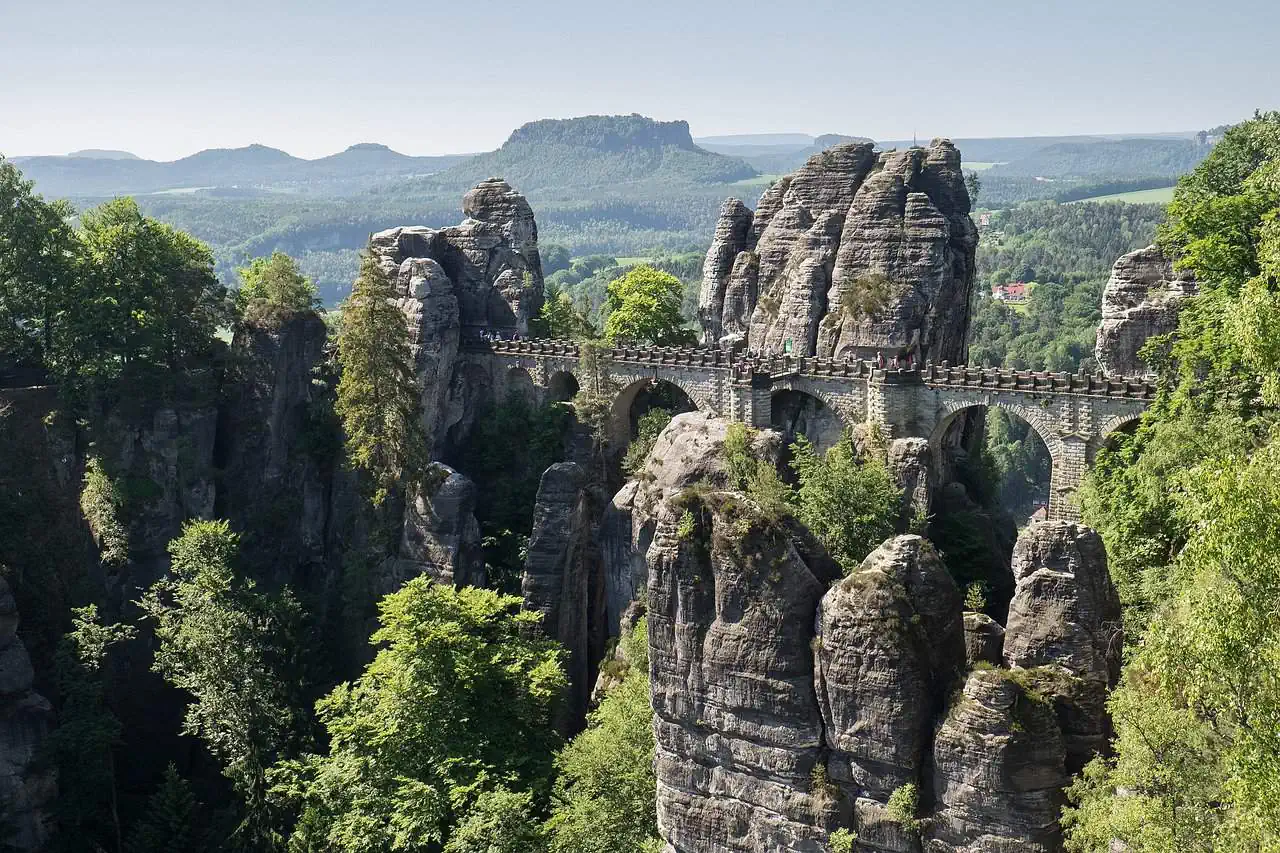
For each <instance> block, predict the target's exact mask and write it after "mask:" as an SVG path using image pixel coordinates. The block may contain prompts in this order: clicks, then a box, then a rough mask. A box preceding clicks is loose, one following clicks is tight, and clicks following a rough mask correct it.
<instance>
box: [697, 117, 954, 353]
mask: <svg viewBox="0 0 1280 853" xmlns="http://www.w3.org/2000/svg"><path fill="white" fill-rule="evenodd" d="M969 204H970V202H969V195H968V192H967V190H966V189H965V186H964V176H963V173H962V172H961V169H960V152H959V151H958V150H957V149H956V148H955V146H954V145H952V144H951V142H950V141H949V140H934V142H933V143H931V144H930V146H929V147H928V148H912V149H909V150H907V151H902V152H895V151H891V152H886V153H883V154H879V155H877V154H876V153H875V151H874V149H873V146H872V145H871V144H870V143H845V144H841V145H836V146H834V147H832V148H830V149H828V150H826V151H823V152H821V153H819V154H815V155H814V156H813V157H811V158H809V160H808V162H806V163H805V165H804V166H802V167H801V168H800V169H799V170H797V171H796V172H794V173H792V174H791V175H787V176H785V177H783V178H781V179H779V180H778V181H777V182H775V183H774V184H773V185H772V186H771V187H769V189H768V190H766V191H765V193H764V194H763V195H762V196H761V198H760V202H759V204H758V205H757V207H756V211H755V213H754V215H752V214H751V213H750V212H749V211H747V210H746V209H745V208H744V207H742V206H741V204H740V203H738V202H736V200H733V199H730V200H729V201H727V202H725V204H724V206H723V207H722V208H721V218H720V222H719V224H718V225H717V228H716V239H715V240H714V241H713V243H712V246H711V249H710V251H709V252H708V253H707V260H706V264H705V266H704V270H703V272H704V275H703V284H702V292H701V294H700V298H699V316H700V318H701V321H702V326H703V335H704V341H705V342H706V343H708V344H714V343H716V342H717V341H719V340H720V338H721V337H722V336H729V337H730V338H731V339H736V338H737V336H739V335H745V336H746V337H747V339H748V342H749V346H750V348H751V349H752V350H755V351H759V352H763V353H782V352H791V353H794V354H797V355H814V354H817V355H824V356H835V357H845V356H855V357H872V356H874V355H875V354H876V353H877V352H879V351H884V352H886V353H889V354H900V353H901V354H905V353H907V352H911V353H913V354H914V356H915V357H917V358H921V359H924V358H932V359H935V360H939V361H941V360H950V361H953V362H959V361H961V360H962V357H963V354H964V344H965V335H966V333H967V330H968V307H967V306H968V300H969V293H970V290H971V288H972V284H973V272H974V252H975V249H976V246H977V229H976V228H975V227H974V225H973V222H972V221H971V220H970V219H969ZM748 219H750V227H749V230H748V231H747V232H746V234H745V237H744V236H743V232H744V229H745V226H746V222H747V220H748ZM735 251H736V257H735V256H734V253H735Z"/></svg>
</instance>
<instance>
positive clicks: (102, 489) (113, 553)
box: [80, 456, 129, 568]
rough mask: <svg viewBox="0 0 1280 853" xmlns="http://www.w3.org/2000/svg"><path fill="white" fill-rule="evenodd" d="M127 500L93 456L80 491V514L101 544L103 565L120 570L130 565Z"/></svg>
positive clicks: (100, 552) (87, 466)
mask: <svg viewBox="0 0 1280 853" xmlns="http://www.w3.org/2000/svg"><path fill="white" fill-rule="evenodd" d="M123 510H124V496H123V494H122V492H121V490H120V488H119V487H118V486H117V485H116V483H115V482H114V481H113V480H112V479H111V477H109V476H108V475H107V472H106V470H105V469H104V468H103V467H102V460H101V459H99V458H98V457H96V456H91V457H89V459H88V460H87V461H86V462H85V466H84V488H82V489H81V490H80V511H81V512H82V513H83V514H84V518H85V521H87V522H88V523H89V532H91V533H92V534H93V538H94V540H95V541H96V542H97V543H98V555H99V559H100V560H102V563H103V565H106V566H112V567H115V568H119V567H121V566H123V565H125V563H127V562H128V561H129V530H128V528H127V527H126V526H125V525H124V522H123V521H122V513H123Z"/></svg>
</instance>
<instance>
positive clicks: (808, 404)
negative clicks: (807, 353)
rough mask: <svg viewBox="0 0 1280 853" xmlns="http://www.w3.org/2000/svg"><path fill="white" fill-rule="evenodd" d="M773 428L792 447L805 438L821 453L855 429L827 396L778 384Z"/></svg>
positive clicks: (772, 404) (773, 394)
mask: <svg viewBox="0 0 1280 853" xmlns="http://www.w3.org/2000/svg"><path fill="white" fill-rule="evenodd" d="M769 425H770V426H771V427H773V428H774V429H775V430H777V431H778V432H780V433H782V436H783V440H784V441H785V442H786V443H787V444H790V443H791V442H792V441H794V440H795V438H796V436H798V435H803V436H804V437H805V438H807V439H808V440H809V441H811V442H812V443H813V445H814V447H815V448H817V450H818V452H819V453H822V452H825V451H826V450H827V449H828V448H830V447H833V446H835V444H836V443H837V442H839V441H840V437H841V436H842V435H843V434H844V431H845V429H847V428H848V427H849V426H851V424H850V423H848V422H847V421H846V419H845V418H844V417H843V416H842V414H841V412H840V410H839V409H838V408H836V406H835V405H834V404H833V403H832V402H830V401H829V399H827V395H825V394H823V393H821V392H819V391H817V390H816V389H812V388H806V387H798V388H797V387H783V386H781V385H775V386H774V387H773V388H772V389H770V394H769Z"/></svg>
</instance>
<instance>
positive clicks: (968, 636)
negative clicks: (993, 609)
mask: <svg viewBox="0 0 1280 853" xmlns="http://www.w3.org/2000/svg"><path fill="white" fill-rule="evenodd" d="M964 654H965V660H966V661H967V662H968V664H969V666H973V665H974V664H977V663H989V664H994V665H995V666H999V665H1000V664H1002V663H1004V626H1003V625H1001V624H1000V623H999V622H997V621H996V620H994V619H992V618H991V617H990V616H988V615H987V614H985V613H977V612H975V611H972V610H969V611H966V612H965V614H964Z"/></svg>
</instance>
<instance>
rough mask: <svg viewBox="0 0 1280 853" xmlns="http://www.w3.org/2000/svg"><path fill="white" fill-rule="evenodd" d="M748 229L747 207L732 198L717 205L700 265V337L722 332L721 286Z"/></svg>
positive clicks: (744, 243)
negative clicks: (717, 213)
mask: <svg viewBox="0 0 1280 853" xmlns="http://www.w3.org/2000/svg"><path fill="white" fill-rule="evenodd" d="M750 233H751V211H750V210H749V209H748V208H747V206H746V205H745V204H743V203H742V202H741V201H739V200H738V199H736V198H729V199H725V202H724V204H722V205H720V218H719V220H718V221H717V222H716V233H715V236H713V237H712V238H711V248H710V249H708V250H707V259H706V261H705V262H704V263H703V265H702V280H703V282H704V284H703V287H702V290H701V292H700V293H699V294H698V320H699V322H701V323H702V339H703V340H704V341H706V342H708V343H714V342H716V341H718V340H720V336H721V335H723V334H724V324H723V315H724V308H725V306H724V303H725V289H726V286H727V284H728V282H729V275H730V273H732V272H733V267H734V264H735V262H736V261H737V258H738V255H739V253H741V252H742V251H743V250H745V249H746V247H747V239H748V237H749V236H750Z"/></svg>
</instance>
